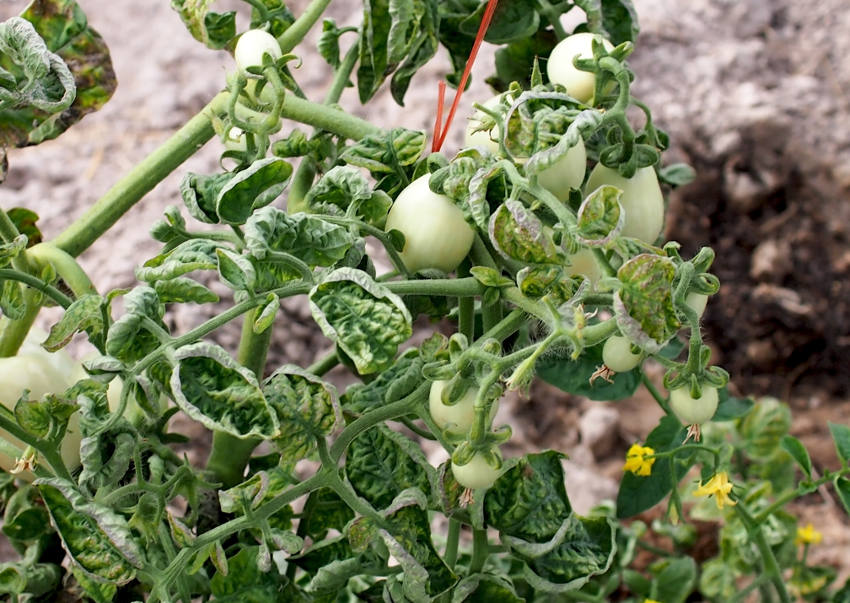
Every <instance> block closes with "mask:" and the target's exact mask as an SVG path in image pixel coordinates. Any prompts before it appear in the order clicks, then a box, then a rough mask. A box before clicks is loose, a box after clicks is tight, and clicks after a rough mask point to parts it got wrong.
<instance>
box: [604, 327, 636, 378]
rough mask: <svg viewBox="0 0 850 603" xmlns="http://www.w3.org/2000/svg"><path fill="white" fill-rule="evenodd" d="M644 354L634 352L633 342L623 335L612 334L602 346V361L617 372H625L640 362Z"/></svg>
mask: <svg viewBox="0 0 850 603" xmlns="http://www.w3.org/2000/svg"><path fill="white" fill-rule="evenodd" d="M642 356H643V355H642V354H640V353H637V354H635V353H634V352H632V342H631V341H629V340H628V339H626V338H625V337H622V336H621V335H612V336H611V337H609V338H608V339H606V340H605V344H604V345H603V346H602V362H604V363H605V366H607V367H608V368H609V369H611V370H612V371H614V372H615V373H625V372H628V371H630V370H632V369H633V368H635V367H636V366H637V365H638V364H640V359H641V358H642Z"/></svg>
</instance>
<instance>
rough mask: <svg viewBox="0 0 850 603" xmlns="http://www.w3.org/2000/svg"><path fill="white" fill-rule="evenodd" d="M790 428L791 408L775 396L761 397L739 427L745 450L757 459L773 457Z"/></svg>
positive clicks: (763, 459)
mask: <svg viewBox="0 0 850 603" xmlns="http://www.w3.org/2000/svg"><path fill="white" fill-rule="evenodd" d="M790 429H791V410H790V409H789V408H788V405H787V404H784V403H782V402H780V401H779V400H777V399H775V398H761V399H760V400H759V401H758V403H757V404H756V405H755V406H754V407H753V410H752V411H750V413H749V414H748V415H747V416H746V417H744V420H743V421H742V422H741V426H740V427H739V431H740V433H741V436H742V437H743V438H744V446H743V448H744V451H745V452H746V453H747V455H748V456H749V457H750V458H752V459H754V460H757V461H768V460H770V459H772V458H773V457H774V455H775V454H776V453H777V451H778V450H779V443H780V442H781V441H782V437H783V436H785V435H786V434H787V433H788V431H789V430H790ZM785 458H786V459H787V457H785Z"/></svg>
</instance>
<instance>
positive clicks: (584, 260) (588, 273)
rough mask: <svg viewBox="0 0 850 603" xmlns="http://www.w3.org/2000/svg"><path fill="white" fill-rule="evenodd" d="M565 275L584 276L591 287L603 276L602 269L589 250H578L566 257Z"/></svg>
mask: <svg viewBox="0 0 850 603" xmlns="http://www.w3.org/2000/svg"><path fill="white" fill-rule="evenodd" d="M567 274H568V275H569V276H585V277H587V280H589V281H590V284H591V285H595V284H596V283H597V282H598V281H599V279H601V278H602V276H603V272H602V268H601V267H600V266H599V262H597V261H596V256H595V255H593V251H592V250H591V249H580V250H579V251H577V252H576V253H573V254H572V255H570V256H569V257H567Z"/></svg>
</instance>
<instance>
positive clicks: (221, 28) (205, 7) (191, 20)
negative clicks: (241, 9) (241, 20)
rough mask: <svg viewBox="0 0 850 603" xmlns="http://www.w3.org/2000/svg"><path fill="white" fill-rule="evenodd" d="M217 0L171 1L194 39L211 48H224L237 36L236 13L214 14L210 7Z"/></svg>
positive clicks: (172, 6)
mask: <svg viewBox="0 0 850 603" xmlns="http://www.w3.org/2000/svg"><path fill="white" fill-rule="evenodd" d="M213 2H215V0H171V8H173V9H174V10H176V11H177V13H178V14H179V15H180V18H181V19H182V20H183V23H184V24H185V25H186V29H188V30H189V33H191V34H192V37H193V38H195V39H196V40H198V41H199V42H201V43H203V44H204V45H205V46H207V47H209V48H215V49H219V48H224V46H226V45H227V43H228V42H229V41H230V40H231V39H232V38H233V37H234V36H235V35H236V21H235V19H236V13H235V12H233V11H230V12H226V13H214V12H210V11H209V7H210V5H211V4H213Z"/></svg>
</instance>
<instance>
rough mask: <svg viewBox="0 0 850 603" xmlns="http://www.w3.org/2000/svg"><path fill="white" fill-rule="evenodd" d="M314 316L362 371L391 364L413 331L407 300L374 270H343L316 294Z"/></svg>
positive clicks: (313, 295) (329, 277)
mask: <svg viewBox="0 0 850 603" xmlns="http://www.w3.org/2000/svg"><path fill="white" fill-rule="evenodd" d="M310 309H311V311H312V313H313V318H314V320H315V321H316V323H317V324H318V325H319V327H320V328H321V329H322V332H323V333H324V334H325V336H326V337H328V338H330V339H331V340H333V341H334V342H336V343H337V345H339V346H340V348H341V349H342V350H343V351H344V352H345V353H346V354H347V355H348V356H349V357H350V358H351V360H352V361H353V362H354V364H355V366H356V368H357V371H358V372H359V373H360V374H361V375H367V374H371V373H376V372H379V371H381V370H382V369H384V368H385V367H386V366H388V365H389V364H390V363H391V362H392V360H393V358H394V357H395V354H396V351H397V350H398V346H399V345H400V344H401V343H403V342H405V341H407V339H408V338H409V337H410V336H411V334H412V332H413V330H412V326H411V318H410V313H409V312H408V311H407V308H406V307H405V306H404V303H403V302H402V301H401V299H400V298H399V297H398V296H397V295H395V294H393V293H391V292H390V291H389V290H387V289H386V288H385V287H383V286H382V285H380V284H378V283H376V282H375V281H374V280H372V279H371V278H370V277H369V275H368V274H366V273H365V272H362V271H360V270H354V269H351V268H340V269H338V270H335V271H334V272H332V273H330V274H328V275H327V276H326V277H325V279H324V281H323V282H322V283H320V284H318V285H316V286H315V287H314V288H313V290H312V291H311V292H310Z"/></svg>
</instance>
